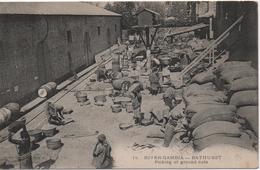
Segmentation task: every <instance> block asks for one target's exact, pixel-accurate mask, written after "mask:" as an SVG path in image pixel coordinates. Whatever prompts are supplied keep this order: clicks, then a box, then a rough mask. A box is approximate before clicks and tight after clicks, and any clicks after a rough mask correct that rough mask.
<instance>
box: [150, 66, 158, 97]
mask: <svg viewBox="0 0 260 170" xmlns="http://www.w3.org/2000/svg"><path fill="white" fill-rule="evenodd" d="M149 81H150V86H151V87H150V93H151V94H152V95H157V94H158V91H159V88H160V75H159V69H158V68H157V67H154V68H153V69H152V73H151V74H150V75H149Z"/></svg>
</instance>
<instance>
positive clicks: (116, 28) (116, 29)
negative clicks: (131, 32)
mask: <svg viewBox="0 0 260 170" xmlns="http://www.w3.org/2000/svg"><path fill="white" fill-rule="evenodd" d="M116 31H117V25H116V24H115V32H116Z"/></svg>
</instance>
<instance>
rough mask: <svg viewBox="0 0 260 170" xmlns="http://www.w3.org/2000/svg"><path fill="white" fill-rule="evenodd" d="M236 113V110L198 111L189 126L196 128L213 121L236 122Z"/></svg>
mask: <svg viewBox="0 0 260 170" xmlns="http://www.w3.org/2000/svg"><path fill="white" fill-rule="evenodd" d="M235 117H236V114H235V113H234V112H231V111H228V112H225V113H218V112H209V113H196V114H194V115H193V116H192V118H191V121H190V124H189V127H190V128H191V129H195V128H197V127H198V126H200V125H202V124H203V123H206V122H211V121H228V122H236V118H235Z"/></svg>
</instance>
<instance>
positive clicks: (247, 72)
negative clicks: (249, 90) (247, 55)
mask: <svg viewBox="0 0 260 170" xmlns="http://www.w3.org/2000/svg"><path fill="white" fill-rule="evenodd" d="M252 76H255V77H256V76H257V70H256V69H254V68H253V67H242V68H239V67H238V68H237V69H229V70H227V71H226V72H223V73H222V74H221V76H220V79H221V80H223V81H224V82H226V83H229V84H231V83H232V81H234V80H237V79H240V78H244V77H252Z"/></svg>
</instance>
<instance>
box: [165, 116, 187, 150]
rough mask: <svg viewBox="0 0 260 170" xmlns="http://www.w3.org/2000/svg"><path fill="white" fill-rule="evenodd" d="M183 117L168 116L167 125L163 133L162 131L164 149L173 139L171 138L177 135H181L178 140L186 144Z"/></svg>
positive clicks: (185, 125)
mask: <svg viewBox="0 0 260 170" xmlns="http://www.w3.org/2000/svg"><path fill="white" fill-rule="evenodd" d="M184 120H185V119H183V117H174V116H170V117H169V120H168V122H167V124H166V125H165V131H164V135H165V136H164V144H163V146H164V147H168V146H169V145H170V143H171V141H172V139H173V137H174V136H175V135H176V134H177V133H182V134H181V135H180V137H179V140H181V141H184V142H187V135H188V134H189V133H188V130H187V128H186V127H187V124H186V123H184ZM183 139H184V140H183Z"/></svg>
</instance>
